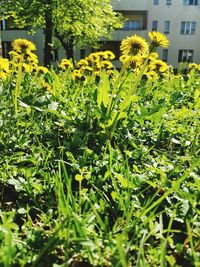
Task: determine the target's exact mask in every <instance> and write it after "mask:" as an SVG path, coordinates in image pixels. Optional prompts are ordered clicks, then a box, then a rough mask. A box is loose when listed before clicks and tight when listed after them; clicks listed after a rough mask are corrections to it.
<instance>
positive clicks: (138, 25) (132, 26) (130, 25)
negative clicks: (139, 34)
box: [123, 20, 142, 31]
mask: <svg viewBox="0 0 200 267" xmlns="http://www.w3.org/2000/svg"><path fill="white" fill-rule="evenodd" d="M123 30H125V31H133V30H136V31H137V30H142V22H141V21H131V20H128V21H126V22H125V25H124V28H123Z"/></svg>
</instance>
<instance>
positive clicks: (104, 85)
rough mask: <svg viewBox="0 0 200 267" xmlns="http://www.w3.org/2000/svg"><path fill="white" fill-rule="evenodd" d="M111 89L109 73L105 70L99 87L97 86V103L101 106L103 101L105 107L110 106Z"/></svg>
mask: <svg viewBox="0 0 200 267" xmlns="http://www.w3.org/2000/svg"><path fill="white" fill-rule="evenodd" d="M109 89H110V81H109V78H108V75H107V73H106V72H105V71H103V72H102V73H101V81H100V84H99V87H98V88H97V104H98V106H99V108H100V107H101V104H102V103H103V105H104V107H107V106H108V102H109Z"/></svg>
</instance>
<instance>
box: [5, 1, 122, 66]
mask: <svg viewBox="0 0 200 267" xmlns="http://www.w3.org/2000/svg"><path fill="white" fill-rule="evenodd" d="M0 5H1V11H0V15H1V16H2V15H3V16H11V17H13V18H14V22H15V23H16V25H17V26H20V27H24V26H31V29H32V30H36V29H39V28H41V29H44V34H45V45H44V65H50V62H51V53H52V42H53V37H56V38H57V39H58V40H59V41H60V43H61V45H62V46H63V48H64V49H65V51H66V55H67V57H68V58H73V48H74V46H75V45H77V46H79V47H80V48H81V47H83V46H85V45H91V46H93V45H95V44H96V43H97V42H98V40H99V39H100V38H101V37H106V38H107V37H109V36H110V34H111V32H112V31H114V30H115V29H116V28H120V27H122V25H123V19H122V16H121V14H119V13H117V12H114V11H113V9H112V6H111V4H110V0H98V1H97V0H0Z"/></svg>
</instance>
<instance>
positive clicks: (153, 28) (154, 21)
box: [152, 20, 158, 31]
mask: <svg viewBox="0 0 200 267" xmlns="http://www.w3.org/2000/svg"><path fill="white" fill-rule="evenodd" d="M157 30H158V21H157V20H153V21H152V31H157Z"/></svg>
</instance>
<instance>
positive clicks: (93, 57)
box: [87, 52, 99, 61]
mask: <svg viewBox="0 0 200 267" xmlns="http://www.w3.org/2000/svg"><path fill="white" fill-rule="evenodd" d="M97 58H99V53H98V52H94V53H91V54H89V56H88V57H87V60H88V61H94V60H96V59H97Z"/></svg>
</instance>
